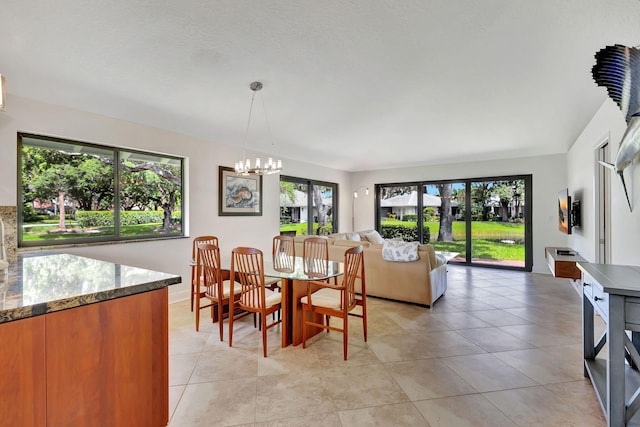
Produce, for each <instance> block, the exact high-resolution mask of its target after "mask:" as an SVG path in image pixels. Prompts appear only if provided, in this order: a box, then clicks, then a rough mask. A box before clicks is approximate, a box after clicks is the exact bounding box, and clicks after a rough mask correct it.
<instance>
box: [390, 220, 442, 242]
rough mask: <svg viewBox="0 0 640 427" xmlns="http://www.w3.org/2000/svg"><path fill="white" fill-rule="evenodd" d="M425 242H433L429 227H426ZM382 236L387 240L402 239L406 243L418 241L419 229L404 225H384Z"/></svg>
mask: <svg viewBox="0 0 640 427" xmlns="http://www.w3.org/2000/svg"><path fill="white" fill-rule="evenodd" d="M423 234H424V239H423V240H424V242H423V243H429V241H430V240H431V233H430V231H429V227H426V226H425V227H424V232H423ZM380 235H381V236H382V237H383V238H385V239H397V238H400V239H402V240H404V241H405V242H416V241H418V229H417V228H416V227H405V226H402V225H385V224H384V223H383V224H382V227H381V230H380Z"/></svg>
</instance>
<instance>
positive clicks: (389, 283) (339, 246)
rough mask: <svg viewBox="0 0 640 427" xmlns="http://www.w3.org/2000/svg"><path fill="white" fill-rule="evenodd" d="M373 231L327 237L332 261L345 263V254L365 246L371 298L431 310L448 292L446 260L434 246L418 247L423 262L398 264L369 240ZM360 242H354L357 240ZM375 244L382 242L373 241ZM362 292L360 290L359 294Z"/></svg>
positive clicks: (297, 242)
mask: <svg viewBox="0 0 640 427" xmlns="http://www.w3.org/2000/svg"><path fill="white" fill-rule="evenodd" d="M370 233H371V231H363V232H359V233H337V234H332V235H329V236H327V237H326V238H327V239H328V243H329V258H330V259H331V260H334V261H341V262H343V261H344V252H345V250H347V249H349V248H351V247H354V246H358V245H362V246H363V248H364V265H365V279H366V285H367V295H368V296H376V297H381V298H388V299H392V300H397V301H405V302H411V303H416V304H422V305H426V306H429V307H430V306H431V305H432V304H433V303H434V302H435V301H436V300H437V299H438V298H440V297H441V296H442V295H443V294H444V293H445V291H446V290H447V270H446V268H447V266H446V260H445V259H444V258H442V257H439V256H436V253H435V251H434V249H433V246H431V245H420V246H419V247H418V256H419V259H418V260H416V261H411V262H394V261H387V260H385V259H383V258H382V248H383V243H372V242H371V241H369V240H366V236H368V235H369V236H370ZM356 235H357V236H356ZM307 237H310V236H304V235H303V236H296V237H295V238H294V240H295V246H296V249H295V250H296V255H299V256H301V255H302V253H303V242H304V239H305V238H307ZM358 238H359V239H360V240H353V239H358ZM371 240H373V241H380V240H379V235H378V239H376V238H373V239H371ZM358 291H359V290H358Z"/></svg>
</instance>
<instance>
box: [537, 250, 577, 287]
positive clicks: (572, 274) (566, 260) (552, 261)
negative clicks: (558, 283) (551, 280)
mask: <svg viewBox="0 0 640 427" xmlns="http://www.w3.org/2000/svg"><path fill="white" fill-rule="evenodd" d="M558 251H560V252H562V251H569V252H571V253H573V255H562V254H561V253H558ZM544 256H545V258H546V259H547V265H548V266H549V269H550V270H551V274H553V276H554V277H562V278H565V279H573V280H580V277H581V274H580V269H578V267H577V266H576V262H586V260H585V259H584V258H582V257H581V256H580V255H579V254H578V253H577V252H574V251H572V250H571V249H569V248H559V247H552V246H548V247H546V248H544Z"/></svg>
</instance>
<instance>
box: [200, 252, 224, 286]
mask: <svg viewBox="0 0 640 427" xmlns="http://www.w3.org/2000/svg"><path fill="white" fill-rule="evenodd" d="M196 259H197V261H196V262H197V264H198V265H201V266H202V267H201V268H202V275H198V281H200V280H204V283H200V285H201V286H204V287H205V289H206V291H205V293H206V295H207V296H210V297H214V298H217V297H218V296H219V295H223V293H222V290H221V288H220V287H221V285H222V281H223V278H222V274H221V272H222V269H221V268H220V248H218V246H217V245H214V244H211V243H198V252H197V253H196ZM201 278H202V279H201Z"/></svg>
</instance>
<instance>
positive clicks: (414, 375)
mask: <svg viewBox="0 0 640 427" xmlns="http://www.w3.org/2000/svg"><path fill="white" fill-rule="evenodd" d="M385 367H386V368H387V370H388V371H389V372H390V373H391V376H393V378H394V379H395V380H396V382H397V383H398V384H399V385H400V387H401V388H402V390H403V391H404V392H405V393H406V395H407V396H408V397H409V399H410V400H412V401H416V400H424V399H434V398H438V397H446V396H458V395H461V394H470V393H476V392H477V391H476V390H475V389H474V388H473V387H472V386H471V385H469V383H467V382H466V381H465V380H463V379H462V378H460V377H459V376H458V374H456V373H455V372H454V371H453V370H451V369H450V368H449V367H448V366H447V365H445V364H444V363H443V362H442V361H440V360H439V359H424V360H411V361H408V362H394V363H387V364H385Z"/></svg>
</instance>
